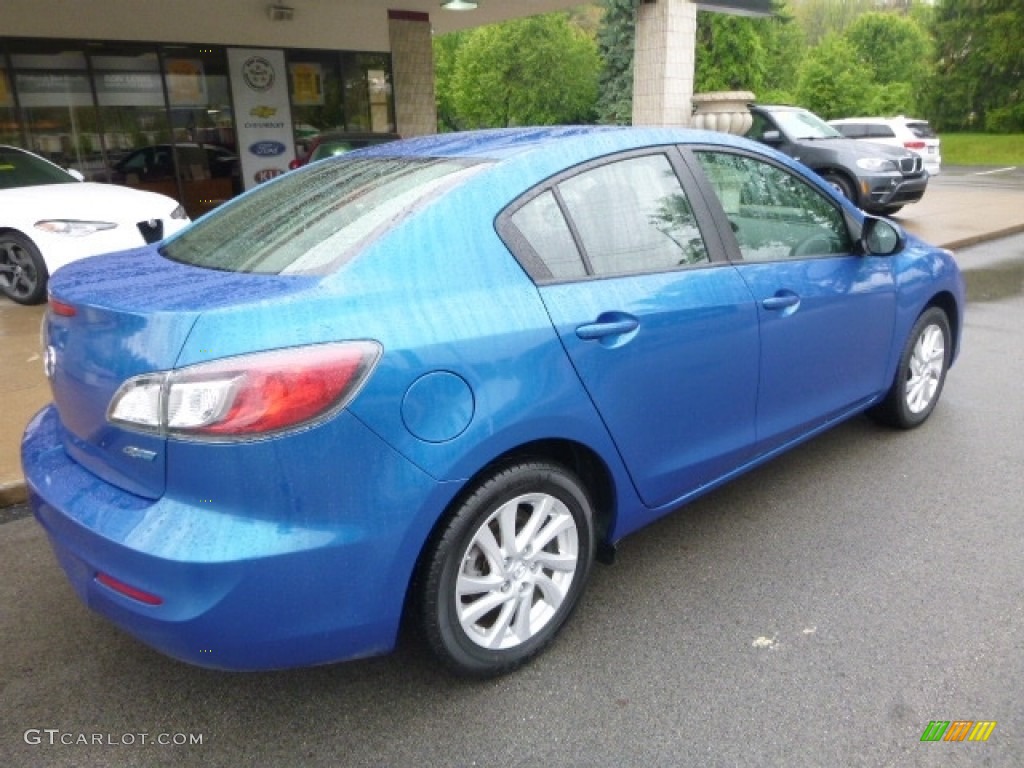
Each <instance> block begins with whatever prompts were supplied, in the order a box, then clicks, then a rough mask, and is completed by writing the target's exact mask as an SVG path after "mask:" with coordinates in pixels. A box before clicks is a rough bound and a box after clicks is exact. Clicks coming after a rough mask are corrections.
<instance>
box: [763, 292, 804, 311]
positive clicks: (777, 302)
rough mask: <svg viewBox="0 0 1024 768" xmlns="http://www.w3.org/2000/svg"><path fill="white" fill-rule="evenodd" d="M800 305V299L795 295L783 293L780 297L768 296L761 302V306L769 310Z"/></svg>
mask: <svg viewBox="0 0 1024 768" xmlns="http://www.w3.org/2000/svg"><path fill="white" fill-rule="evenodd" d="M799 303H800V297H799V296H797V295H796V294H795V293H785V294H782V295H781V296H769V297H768V298H767V299H764V300H763V301H762V302H761V306H762V307H764V308H765V309H769V310H777V309H788V308H789V307H795V306H796V305H797V304H799Z"/></svg>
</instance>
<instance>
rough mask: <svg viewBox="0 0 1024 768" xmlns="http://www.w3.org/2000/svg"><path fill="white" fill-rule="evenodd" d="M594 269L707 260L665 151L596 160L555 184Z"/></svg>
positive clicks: (603, 271) (616, 271)
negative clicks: (589, 167)
mask: <svg viewBox="0 0 1024 768" xmlns="http://www.w3.org/2000/svg"><path fill="white" fill-rule="evenodd" d="M558 190H559V192H560V193H561V195H562V198H563V199H564V201H565V206H566V210H567V211H568V213H569V215H570V216H571V217H572V219H573V221H574V222H575V224H576V227H577V229H578V230H579V233H580V239H581V241H582V243H583V249H584V251H585V252H586V254H587V256H588V258H589V259H590V264H591V267H592V268H593V271H594V274H595V275H621V274H629V273H634V272H658V271H663V270H668V269H675V268H676V267H680V266H688V265H692V264H706V263H708V262H709V261H710V258H709V257H708V252H707V249H706V248H705V247H704V240H703V239H702V238H701V233H700V230H699V229H698V228H697V220H696V218H695V217H694V215H693V210H692V209H691V208H690V202H689V200H688V199H687V198H686V194H685V193H684V192H683V188H682V187H681V186H680V184H679V179H678V178H677V177H676V174H675V171H673V170H672V166H671V164H670V163H669V161H668V158H667V157H665V156H664V155H647V156H644V157H635V158H630V159H628V160H620V161H618V162H614V163H608V164H607V165H603V166H600V167H598V168H595V169H593V170H590V171H586V172H585V173H581V174H579V175H578V176H573V177H572V178H570V179H567V180H565V181H564V182H562V183H561V184H559V185H558Z"/></svg>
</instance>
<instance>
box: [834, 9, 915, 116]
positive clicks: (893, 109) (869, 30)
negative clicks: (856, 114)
mask: <svg viewBox="0 0 1024 768" xmlns="http://www.w3.org/2000/svg"><path fill="white" fill-rule="evenodd" d="M844 37H845V38H846V39H847V40H848V41H849V42H850V43H851V44H852V45H853V47H854V48H855V49H856V51H857V56H858V59H859V61H860V63H861V64H863V65H864V66H866V67H867V68H868V69H869V70H871V79H872V81H873V85H872V87H871V88H870V91H869V92H868V93H866V94H865V95H866V96H867V98H865V102H866V103H867V104H870V105H871V108H870V112H871V113H872V114H896V113H898V112H902V113H912V112H916V111H917V107H918V104H917V98H916V94H918V93H921V92H922V91H923V90H924V88H925V86H926V83H927V80H928V76H929V74H930V71H931V65H930V60H931V40H930V39H929V37H928V33H927V32H926V31H925V30H924V29H922V28H921V26H920V25H919V24H918V23H917V22H916V21H914V20H913V19H911V18H910V17H908V16H902V15H899V14H895V13H867V14H864V15H863V16H860V17H859V18H858V19H857V20H856V21H855V22H853V24H852V25H850V27H849V29H847V31H846V34H845V35H844ZM866 86H867V84H866Z"/></svg>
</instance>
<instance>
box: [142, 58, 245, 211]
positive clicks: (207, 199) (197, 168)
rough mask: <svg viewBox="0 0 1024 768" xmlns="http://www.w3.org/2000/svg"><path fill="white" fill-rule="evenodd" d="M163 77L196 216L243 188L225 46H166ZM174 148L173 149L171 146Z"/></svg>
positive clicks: (177, 157) (187, 198) (186, 196)
mask: <svg viewBox="0 0 1024 768" xmlns="http://www.w3.org/2000/svg"><path fill="white" fill-rule="evenodd" d="M161 50H162V53H163V58H164V75H165V78H166V82H167V101H168V104H169V105H170V110H169V114H170V122H171V132H172V136H173V143H174V145H175V147H174V152H173V153H171V152H170V151H168V152H166V153H165V154H164V159H165V162H171V163H173V165H174V166H175V167H176V168H177V173H178V178H179V179H180V180H181V189H182V198H183V199H182V203H183V204H184V206H185V210H187V211H188V213H189V215H190V216H192V217H193V218H195V217H196V216H200V215H202V214H204V213H206V212H207V211H210V210H212V209H213V208H215V207H216V206H218V205H220V204H221V203H223V202H224V201H225V200H229V199H230V198H232V197H234V196H235V195H236V194H238V193H239V192H241V191H242V186H241V170H240V165H239V161H238V142H237V139H236V136H235V119H234V111H233V109H232V106H231V92H230V89H229V86H228V65H227V57H226V56H225V52H224V49H223V48H211V47H208V46H185V45H181V46H178V45H176V46H169V45H168V46H163V47H162V48H161ZM168 149H169V148H168Z"/></svg>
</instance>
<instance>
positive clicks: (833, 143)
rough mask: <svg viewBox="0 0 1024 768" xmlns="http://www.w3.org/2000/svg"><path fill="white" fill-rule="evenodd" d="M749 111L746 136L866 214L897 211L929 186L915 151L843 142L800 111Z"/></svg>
mask: <svg viewBox="0 0 1024 768" xmlns="http://www.w3.org/2000/svg"><path fill="white" fill-rule="evenodd" d="M750 113H751V115H753V123H752V124H751V126H750V129H749V130H748V131H747V134H746V135H747V138H750V139H754V140H756V141H760V142H762V143H763V144H767V145H769V146H771V147H774V148H775V149H777V150H779V151H780V152H784V153H785V154H787V155H789V156H790V157H792V158H794V159H795V160H799V161H800V162H801V163H803V164H804V165H806V166H808V167H809V168H811V169H812V170H813V171H815V172H816V173H818V174H819V175H820V176H821V177H822V178H824V179H825V180H826V181H827V182H828V183H829V184H831V185H832V186H833V187H835V188H836V190H838V191H839V192H840V193H841V194H843V195H844V196H845V197H847V198H848V199H850V200H851V201H852V202H853V203H854V204H856V205H857V206H859V207H860V208H862V209H863V210H865V211H868V212H869V213H877V214H883V215H890V214H893V213H896V212H897V211H899V210H900V209H901V208H902V207H903V206H904V205H907V204H908V203H916V202H917V201H918V200H920V199H921V197H922V196H923V195H924V191H925V189H926V188H927V186H928V171H926V170H925V168H924V161H923V160H922V159H921V156H920V155H918V154H917V153H916V152H911V151H910V150H908V149H903V148H900V147H889V146H881V145H878V144H869V143H867V142H862V141H856V140H855V139H848V138H845V137H844V136H843V135H842V134H841V133H839V131H837V130H836V129H835V128H833V127H832V126H831V125H829V124H828V123H826V122H825V121H824V120H822V119H821V118H820V117H818V116H817V115H815V114H814V113H813V112H810V111H808V110H806V109H802V108H801V107H789V106H767V105H762V104H752V105H750Z"/></svg>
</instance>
